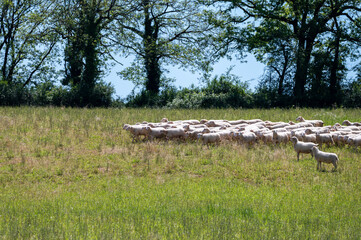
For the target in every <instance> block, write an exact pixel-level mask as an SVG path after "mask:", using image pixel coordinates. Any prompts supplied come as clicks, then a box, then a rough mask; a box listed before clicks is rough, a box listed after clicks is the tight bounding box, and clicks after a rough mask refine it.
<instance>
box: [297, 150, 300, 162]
mask: <svg viewBox="0 0 361 240" xmlns="http://www.w3.org/2000/svg"><path fill="white" fill-rule="evenodd" d="M297 161H300V153H299V152H297Z"/></svg>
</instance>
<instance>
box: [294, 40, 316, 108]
mask: <svg viewBox="0 0 361 240" xmlns="http://www.w3.org/2000/svg"><path fill="white" fill-rule="evenodd" d="M314 39H315V37H309V38H308V39H301V40H299V44H298V51H297V56H296V58H297V62H296V74H295V86H294V89H293V93H294V97H295V104H296V105H297V106H302V105H305V102H304V94H305V85H306V83H307V76H308V68H309V65H310V59H311V53H312V48H313V43H314ZM305 44H306V47H305Z"/></svg>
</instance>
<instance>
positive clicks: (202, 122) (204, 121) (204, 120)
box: [199, 119, 208, 124]
mask: <svg viewBox="0 0 361 240" xmlns="http://www.w3.org/2000/svg"><path fill="white" fill-rule="evenodd" d="M199 122H200V123H201V124H205V123H206V122H208V120H207V119H201V120H200V121H199Z"/></svg>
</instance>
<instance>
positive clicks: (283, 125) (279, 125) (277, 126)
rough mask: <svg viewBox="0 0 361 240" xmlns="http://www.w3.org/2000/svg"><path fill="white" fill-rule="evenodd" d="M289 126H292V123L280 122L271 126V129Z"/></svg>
mask: <svg viewBox="0 0 361 240" xmlns="http://www.w3.org/2000/svg"><path fill="white" fill-rule="evenodd" d="M288 126H290V124H288V123H280V124H277V125H274V126H271V127H269V129H272V130H273V129H276V128H285V127H288Z"/></svg>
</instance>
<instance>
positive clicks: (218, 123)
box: [204, 120, 231, 127]
mask: <svg viewBox="0 0 361 240" xmlns="http://www.w3.org/2000/svg"><path fill="white" fill-rule="evenodd" d="M204 124H205V125H207V127H222V126H227V127H230V126H231V124H229V123H227V122H226V121H225V120H209V121H207V122H206V123H204Z"/></svg>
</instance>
